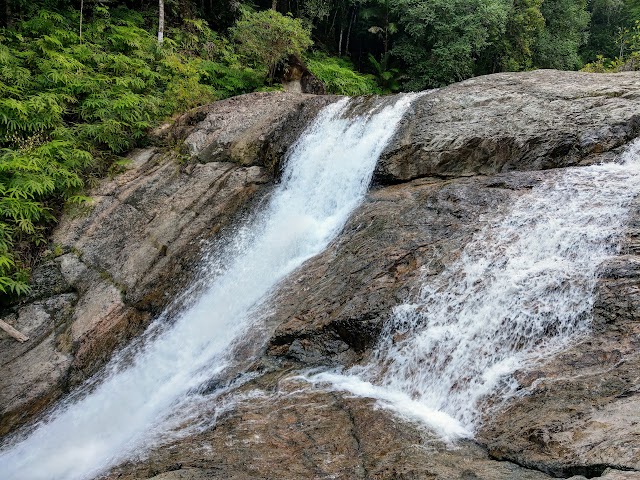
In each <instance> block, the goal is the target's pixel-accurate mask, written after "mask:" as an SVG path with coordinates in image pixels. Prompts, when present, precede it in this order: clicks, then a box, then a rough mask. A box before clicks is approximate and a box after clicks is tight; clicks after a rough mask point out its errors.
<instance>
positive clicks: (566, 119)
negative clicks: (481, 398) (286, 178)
mask: <svg viewBox="0 0 640 480" xmlns="http://www.w3.org/2000/svg"><path fill="white" fill-rule="evenodd" d="M333 100H334V99H333V98H331V97H322V98H320V97H313V96H303V95H293V94H255V95H253V96H243V97H240V98H239V99H229V100H226V101H224V102H218V103H216V104H213V105H211V106H207V107H203V108H202V109H198V110H196V111H194V112H190V113H189V114H187V115H185V116H183V117H182V118H180V119H178V120H177V121H176V123H175V124H174V126H173V127H171V128H168V129H164V130H160V131H159V132H157V137H158V142H159V143H161V144H162V145H163V146H162V147H153V148H150V149H147V150H144V151H141V152H137V153H136V154H135V155H133V156H132V159H133V162H132V164H131V166H130V167H129V169H128V171H126V172H125V173H124V174H122V175H119V176H117V177H115V178H114V179H112V180H109V181H105V182H104V183H102V184H101V185H100V186H99V187H98V188H97V189H96V190H95V192H94V193H93V196H94V198H95V199H96V202H95V205H94V206H93V209H92V211H91V212H89V213H88V214H85V215H77V216H73V215H68V216H67V217H65V219H64V220H63V222H62V223H61V225H60V227H59V228H58V229H57V231H56V234H55V235H54V241H55V242H56V243H57V244H58V245H59V250H60V251H59V252H57V253H56V254H55V255H53V257H54V258H52V259H51V260H50V261H49V262H48V263H45V264H43V266H42V267H41V269H42V270H38V271H37V272H36V276H37V277H38V278H40V280H38V281H36V288H35V289H34V293H33V295H32V297H31V298H30V299H28V300H27V301H26V302H24V303H23V304H21V305H17V306H15V307H14V308H13V309H11V310H9V311H6V312H4V314H3V315H4V316H3V319H4V320H5V321H7V322H8V323H10V324H12V325H14V326H16V327H17V328H19V329H22V330H23V331H24V332H25V333H27V334H28V335H29V336H31V338H32V340H31V341H30V343H27V344H24V345H22V344H17V343H16V342H15V341H13V340H11V339H10V338H9V337H7V336H3V335H4V334H3V333H2V332H0V360H1V364H2V365H4V366H5V367H4V368H5V372H8V374H7V375H5V376H3V377H2V379H0V414H2V417H0V434H1V433H5V432H7V431H8V430H10V429H11V428H13V426H15V425H18V424H20V423H24V422H25V420H27V419H28V418H29V417H30V416H31V415H32V414H33V413H34V412H36V411H38V410H40V409H42V408H44V407H45V406H46V405H47V404H49V403H50V402H51V401H52V400H53V399H54V398H55V397H57V396H59V395H60V394H62V393H63V392H64V391H66V390H68V389H69V388H70V386H72V385H73V384H76V383H77V382H79V381H80V380H82V379H83V378H86V377H87V375H89V374H91V373H92V372H94V371H96V369H98V368H99V367H100V365H103V364H104V362H105V361H106V360H107V358H108V357H109V355H110V354H111V352H112V351H113V350H114V349H116V348H117V347H118V346H119V345H123V344H124V343H126V342H127V340H128V339H130V338H131V337H132V336H134V335H136V334H137V333H139V332H140V331H141V330H142V329H143V328H144V326H145V325H146V324H147V323H148V321H149V320H150V319H151V318H152V317H153V315H155V314H156V313H157V312H158V311H159V310H160V309H161V308H162V307H163V306H164V305H166V303H167V302H168V301H169V299H170V298H172V297H173V296H175V294H176V293H177V292H178V291H179V290H180V289H181V288H183V287H184V285H185V284H186V283H187V282H188V280H189V278H191V276H192V275H193V272H194V265H195V262H196V259H197V257H198V255H199V253H200V241H201V240H202V239H209V238H214V237H215V236H216V235H219V232H223V231H224V229H225V227H226V226H227V225H229V224H231V223H232V222H233V221H234V219H235V218H237V216H238V215H240V214H241V213H242V211H243V209H246V208H247V205H250V204H251V202H252V201H253V200H255V199H258V198H259V197H260V196H261V195H262V194H263V192H266V191H267V190H268V188H269V184H270V183H271V182H272V180H273V178H274V176H277V172H278V170H279V165H280V164H281V161H282V157H283V155H284V154H285V152H286V149H287V147H288V146H289V145H290V144H291V143H293V142H294V141H295V139H296V138H297V136H298V135H299V134H300V132H301V131H302V129H303V128H304V126H305V125H307V124H308V122H309V121H310V119H311V118H313V116H314V115H315V114H316V113H317V111H318V110H319V109H320V108H321V107H322V106H323V105H325V104H326V103H327V102H330V101H333ZM388 101H391V100H390V99H389V98H387V99H383V100H381V101H380V100H376V99H367V100H362V101H361V102H359V104H357V105H356V106H354V108H353V112H352V114H357V113H358V111H359V109H360V110H366V109H367V108H369V107H370V106H372V105H375V104H376V102H378V103H379V104H384V102H388ZM638 112H640V77H639V76H638V75H637V73H625V74H617V75H593V74H579V73H569V72H554V71H540V72H529V73H524V74H499V75H493V76H488V77H481V78H476V79H472V80H469V81H467V82H463V83H461V84H457V85H453V86H451V87H447V88H445V89H442V90H440V91H438V92H432V93H430V94H428V95H425V96H423V97H421V98H420V99H418V100H416V102H415V104H414V106H413V108H412V112H411V113H410V114H409V115H408V116H407V118H406V119H405V120H404V121H403V124H402V125H401V127H400V130H399V133H398V134H397V135H396V137H395V138H394V140H393V141H392V142H391V143H390V145H389V146H388V147H387V149H386V151H385V153H384V154H383V156H382V158H381V160H380V162H379V164H378V167H377V170H376V174H375V179H374V181H375V186H374V188H373V189H372V190H371V192H370V193H369V195H368V196H367V198H366V200H365V202H364V203H363V205H362V206H361V207H360V208H358V210H357V211H356V212H355V213H354V215H353V216H352V218H351V219H350V220H349V222H348V224H347V225H346V227H345V229H344V231H343V232H342V234H341V235H340V236H339V237H338V238H337V239H336V240H335V241H334V242H333V243H332V244H331V245H330V246H329V248H328V249H327V250H326V251H325V252H323V253H322V254H320V255H319V256H317V257H315V258H313V259H311V260H309V261H308V262H307V263H305V265H303V267H301V268H300V269H299V270H298V271H296V272H295V273H294V274H293V275H292V276H291V277H290V278H288V279H287V280H286V281H285V282H284V283H283V284H282V286H281V288H280V289H279V291H278V292H277V293H276V294H275V296H274V299H273V302H272V303H273V305H274V308H273V311H272V312H271V313H270V314H269V315H268V316H267V318H266V319H265V331H266V332H267V333H268V335H267V337H268V338H266V339H264V338H263V339H262V343H260V344H259V345H258V346H257V347H256V348H258V349H260V348H262V350H260V354H259V358H258V359H257V360H256V361H255V364H254V366H253V370H254V371H255V372H256V373H258V374H259V376H258V378H257V379H256V380H254V381H252V382H250V383H248V384H247V385H245V386H244V387H242V389H241V393H242V392H249V391H259V392H260V394H259V395H253V396H250V397H249V398H247V399H245V400H243V401H240V402H239V403H238V404H236V405H234V407H233V408H230V409H228V410H224V411H222V412H219V414H220V416H219V418H218V422H217V423H216V424H215V425H211V426H209V427H208V428H205V429H204V430H202V431H199V433H197V434H194V435H192V436H188V437H186V438H181V439H176V440H174V441H172V442H169V443H168V444H166V445H164V446H162V447H160V448H157V449H154V450H153V451H152V452H151V453H150V454H149V455H148V457H145V458H139V459H137V460H132V461H131V462H130V463H128V464H126V465H122V466H120V467H118V468H117V469H115V470H114V471H112V472H110V473H109V474H108V475H107V476H106V477H105V478H109V479H115V478H118V479H143V478H144V479H146V478H154V479H156V480H187V479H188V480H200V479H205V478H207V479H209V478H212V479H217V478H220V479H222V478H225V479H226V478H229V479H238V480H240V479H254V478H264V479H294V478H296V479H297V478H319V479H320V478H344V479H352V478H354V479H357V478H363V479H388V480H391V479H442V480H448V479H456V480H457V479H461V480H462V479H465V480H471V479H484V480H490V479H505V480H507V479H514V480H518V479H523V480H524V479H526V480H529V479H531V480H537V479H545V478H552V477H562V478H570V477H572V478H573V479H574V480H582V478H596V477H602V478H607V479H611V480H618V479H620V480H626V479H630V480H633V479H634V478H636V477H637V476H638V475H639V474H638V473H637V472H634V471H633V470H640V440H638V439H639V438H640V429H639V425H640V417H638V415H639V413H638V412H640V400H639V399H640V396H638V391H640V354H639V353H638V352H639V351H640V348H639V347H640V344H639V343H640V340H639V339H640V330H639V328H640V327H638V322H637V321H636V319H637V318H639V315H640V314H639V313H638V312H639V311H640V310H639V309H638V307H639V306H640V256H638V255H640V246H639V245H640V243H639V242H638V238H640V208H637V207H636V208H634V211H633V212H632V215H631V217H630V220H629V234H628V238H627V240H626V242H625V245H624V248H623V250H622V252H621V255H620V256H618V257H617V258H615V259H612V260H611V261H610V262H608V263H607V265H604V266H603V267H602V271H603V275H602V279H601V281H600V283H599V287H598V292H597V301H596V305H595V324H594V329H593V332H592V334H590V335H589V336H588V337H586V338H583V339H581V340H580V341H579V342H578V343H576V344H575V345H573V346H571V347H570V348H569V349H567V350H565V351H563V352H562V353H560V354H557V355H555V356H553V357H552V358H549V359H548V360H547V361H545V362H543V363H541V364H540V365H536V366H534V367H533V368H532V369H531V370H527V371H526V372H525V371H523V372H519V373H518V380H519V381H520V383H521V384H522V385H523V393H526V394H524V395H522V396H520V397H517V398H516V399H514V400H512V401H511V402H510V403H509V404H508V405H507V407H506V408H505V409H503V410H501V411H499V412H497V413H494V414H492V415H491V416H490V417H489V418H486V419H485V421H484V425H483V427H482V429H481V430H480V432H479V433H478V439H477V440H478V443H475V442H462V443H460V444H459V445H457V447H456V448H453V449H452V448H450V446H447V445H445V444H443V443H442V442H440V441H439V440H437V439H436V438H434V437H433V435H432V434H430V433H429V432H428V431H425V430H422V429H421V428H420V427H419V426H416V425H413V424H411V423H409V422H407V421H405V420H403V419H400V418H396V417H394V416H393V415H392V414H391V413H389V412H387V411H384V410H380V409H378V408H377V407H376V406H375V405H374V404H373V403H372V402H371V401H368V400H364V399H355V398H350V397H349V396H347V395H345V394H342V393H340V392H325V391H320V390H315V389H312V388H310V387H309V386H308V385H307V386H305V385H301V384H299V383H296V382H295V381H294V380H291V379H290V378H288V377H287V375H288V374H289V373H290V372H294V371H297V370H299V369H304V368H308V367H316V366H324V365H336V366H341V365H344V366H350V365H353V364H355V363H358V362H361V361H366V359H367V356H368V355H369V353H370V351H371V347H372V346H373V345H374V344H375V342H376V340H377V338H378V335H379V333H380V331H381V329H382V327H383V325H384V322H385V321H386V320H387V318H388V316H389V314H390V311H391V309H392V308H393V307H394V306H396V305H398V304H400V303H402V302H404V301H405V300H406V299H407V298H408V297H409V296H410V295H411V294H412V293H415V291H416V289H417V288H418V287H419V285H420V280H421V279H425V278H428V277H429V276H435V275H438V273H440V272H441V271H442V270H443V269H444V268H445V267H446V266H447V265H450V264H451V263H452V262H454V261H455V260H456V259H457V258H458V257H459V255H460V253H461V251H462V249H463V248H464V246H465V245H466V244H467V243H468V242H469V240H470V239H471V238H472V237H473V235H474V234H475V233H476V232H478V231H479V230H480V229H482V228H483V226H485V225H487V224H488V223H492V222H497V221H499V220H500V219H501V218H502V217H503V215H504V214H505V213H506V212H507V211H508V209H509V207H510V205H512V204H513V202H514V201H515V200H516V199H517V198H519V197H520V196H521V195H524V194H526V192H527V191H529V190H530V189H531V188H532V187H534V186H535V185H537V184H539V183H540V182H541V181H543V180H545V179H549V178H552V177H553V176H554V175H558V174H560V173H561V170H559V169H560V168H562V167H566V166H570V165H585V164H590V163H593V162H597V161H601V160H611V159H613V158H614V157H615V155H616V154H617V153H619V152H620V151H621V150H622V148H623V147H624V145H625V144H626V143H628V142H629V141H630V140H631V139H632V138H634V137H635V136H637V135H638V134H639V133H640V117H639V115H640V114H638ZM167 149H169V151H167ZM216 405H217V403H216V401H213V400H212V408H214V407H215V406H216ZM209 413H210V414H211V415H214V414H215V411H214V410H212V412H209Z"/></svg>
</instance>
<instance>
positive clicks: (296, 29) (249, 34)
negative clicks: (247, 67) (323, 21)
mask: <svg viewBox="0 0 640 480" xmlns="http://www.w3.org/2000/svg"><path fill="white" fill-rule="evenodd" d="M231 37H232V38H233V39H234V40H235V42H236V43H237V46H238V53H239V54H240V55H241V56H243V57H244V58H246V59H247V60H248V61H249V62H250V63H251V64H252V65H253V66H254V67H256V68H258V69H262V70H263V71H265V73H266V75H267V76H268V79H269V81H272V80H273V76H274V73H275V70H276V67H277V66H278V64H279V63H280V62H282V61H283V60H285V59H286V58H287V57H288V56H289V55H295V56H297V57H301V56H302V55H303V53H304V52H305V51H306V50H307V49H308V48H309V47H310V46H311V45H312V44H313V42H312V41H311V32H310V31H309V29H308V28H307V27H305V26H304V25H303V23H302V21H301V20H300V19H297V18H293V17H291V16H285V15H281V14H280V13H278V12H276V11H275V10H265V11H262V12H252V11H249V10H245V12H244V13H243V15H242V18H240V20H238V21H237V22H236V24H235V25H234V27H233V28H232V29H231Z"/></svg>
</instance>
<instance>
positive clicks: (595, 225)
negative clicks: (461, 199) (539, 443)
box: [306, 141, 640, 440]
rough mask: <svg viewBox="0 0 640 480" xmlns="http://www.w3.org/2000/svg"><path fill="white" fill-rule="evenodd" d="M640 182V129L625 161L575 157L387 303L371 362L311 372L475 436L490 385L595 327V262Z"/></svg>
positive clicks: (506, 392)
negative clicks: (402, 298)
mask: <svg viewBox="0 0 640 480" xmlns="http://www.w3.org/2000/svg"><path fill="white" fill-rule="evenodd" d="M639 193H640V141H637V142H635V143H634V144H633V145H632V146H631V148H630V149H629V150H628V152H627V153H626V154H624V155H623V157H622V158H621V159H620V162H619V163H608V164H603V165H596V166H589V167H581V168H571V169H567V170H564V171H563V172H556V173H555V174H553V173H552V174H550V175H549V179H548V180H547V181H545V182H543V183H542V184H540V185H538V186H537V187H535V188H533V189H532V191H531V192H530V193H528V194H525V195H523V196H522V197H521V198H520V199H519V200H518V201H517V202H516V203H515V204H514V205H513V207H512V208H511V210H510V212H509V213H508V214H507V215H506V217H505V218H504V219H503V220H501V221H500V222H498V223H496V224H492V225H489V226H488V227H486V228H484V229H483V230H482V231H481V232H479V233H478V234H477V235H475V237H474V238H473V239H472V241H471V242H470V243H469V244H468V245H467V246H466V247H465V249H464V252H463V253H462V255H461V258H460V259H459V260H458V261H456V262H455V263H454V264H452V265H450V266H449V267H448V268H446V269H445V271H444V272H442V273H441V274H439V275H438V276H436V277H435V278H434V277H426V276H425V278H424V280H423V285H422V288H421V291H420V293H419V295H417V297H416V298H412V299H411V300H410V302H408V303H406V304H404V305H400V306H398V307H397V308H395V310H394V311H393V312H392V315H391V318H390V321H389V322H388V324H387V325H386V327H385V330H384V331H383V334H382V339H381V341H380V344H379V345H378V347H377V349H376V351H375V353H374V355H373V358H372V360H371V362H370V363H368V364H367V365H365V366H360V367H356V368H353V369H351V370H349V371H346V372H324V373H319V374H315V375H309V376H307V377H306V378H307V379H308V380H310V381H312V382H314V383H320V384H326V383H328V384H329V385H331V386H333V388H337V389H340V390H346V391H350V392H352V393H354V394H356V395H360V396H366V397H371V398H375V399H378V400H379V403H380V405H382V406H384V407H388V408H390V409H393V410H395V411H396V412H397V413H399V414H401V415H402V416H405V417H407V418H409V419H413V420H415V419H418V420H420V421H423V422H424V423H426V424H427V425H429V426H431V427H432V428H433V429H435V430H436V432H438V433H439V434H440V435H441V436H442V437H444V438H445V439H447V440H453V439H455V438H458V437H470V436H472V435H473V432H474V429H475V428H476V427H477V425H478V422H479V419H480V413H481V412H480V410H481V408H480V407H481V405H482V401H483V399H485V398H486V397H487V395H489V394H498V396H499V397H501V398H502V399H505V398H508V397H509V396H510V395H511V394H513V393H514V391H515V389H516V388H517V384H516V382H515V381H514V380H513V379H512V376H511V375H512V374H513V373H514V372H515V371H516V370H517V369H520V368H522V367H523V366H525V365H527V364H530V363H531V362H533V361H535V360H537V359H541V358H542V357H544V355H548V354H549V353H551V352H552V351H554V350H557V349H559V348H562V347H563V346H566V345H567V343H568V342H570V341H571V340H572V339H574V338H576V337H577V336H579V335H580V334H582V333H585V332H586V331H588V329H589V325H590V320H591V311H592V306H593V302H594V295H593V293H594V289H595V286H596V281H597V273H598V266H599V265H600V264H601V263H602V262H603V261H604V260H605V259H607V258H608V257H610V256H611V255H615V254H616V252H617V243H618V240H619V238H620V236H621V235H622V234H623V233H624V229H625V221H626V218H627V212H628V206H629V204H630V202H631V201H632V200H633V199H634V198H635V197H636V196H637V195H638V194H639Z"/></svg>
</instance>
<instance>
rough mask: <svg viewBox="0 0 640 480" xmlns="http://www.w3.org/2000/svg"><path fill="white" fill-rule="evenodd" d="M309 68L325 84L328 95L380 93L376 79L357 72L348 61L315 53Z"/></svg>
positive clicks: (308, 64) (308, 63)
mask: <svg viewBox="0 0 640 480" xmlns="http://www.w3.org/2000/svg"><path fill="white" fill-rule="evenodd" d="M307 68H308V69H309V71H311V73H313V74H314V75H315V76H316V77H318V78H319V79H320V80H322V82H324V84H325V85H326V87H327V92H328V93H334V94H337V95H369V94H373V93H380V88H379V87H378V85H377V83H376V79H375V77H374V76H373V75H363V74H360V73H358V72H356V71H355V69H354V68H353V65H352V64H351V62H349V61H348V60H344V59H342V58H336V57H328V56H327V55H325V54H323V53H314V54H313V55H310V56H309V57H308V58H307Z"/></svg>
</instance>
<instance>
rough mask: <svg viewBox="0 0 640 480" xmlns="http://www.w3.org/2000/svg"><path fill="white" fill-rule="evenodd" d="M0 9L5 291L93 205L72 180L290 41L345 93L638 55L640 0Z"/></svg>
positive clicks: (283, 0)
mask: <svg viewBox="0 0 640 480" xmlns="http://www.w3.org/2000/svg"><path fill="white" fill-rule="evenodd" d="M0 12H1V13H0V149H1V150H0V294H3V295H4V296H5V298H6V296H16V295H21V294H24V293H26V292H28V289H29V287H28V281H29V269H30V267H31V266H32V265H33V264H34V262H35V261H36V260H37V258H39V257H40V256H41V255H42V254H43V251H45V249H46V248H47V245H46V243H47V233H48V229H50V228H51V226H52V225H54V223H55V219H56V217H57V216H58V215H59V214H60V212H61V211H62V210H63V209H64V208H68V206H69V205H73V204H86V203H90V199H88V198H87V197H85V196H83V194H82V192H83V191H84V190H85V189H86V187H87V186H88V185H90V184H91V183H92V182H93V181H95V179H97V178H100V177H101V176H104V175H105V174H109V173H110V172H113V171H116V170H117V169H118V168H120V167H121V166H122V164H123V162H124V160H123V159H122V157H121V156H122V155H123V154H124V153H125V152H126V151H127V150H129V149H131V148H132V147H133V146H135V145H136V144H140V143H141V142H144V138H145V134H146V132H147V131H148V130H149V128H151V127H153V126H154V125H156V124H158V123H159V122H160V121H162V120H165V119H167V118H170V117H171V116H172V115H174V114H176V113H178V112H181V111H184V110H186V109H188V108H191V107H194V106H198V105H201V104H204V103H207V102H210V101H213V100H216V99H221V98H225V97H228V96H231V95H237V94H241V93H246V92H252V91H257V90H265V89H267V90H268V89H277V88H279V87H278V82H277V79H276V78H275V72H276V71H277V68H278V67H279V66H280V64H281V63H282V62H283V60H284V59H286V58H287V57H288V56H289V55H292V54H293V55H296V56H298V57H300V58H302V59H303V60H304V61H305V63H306V64H307V66H308V68H309V69H310V70H311V72H312V73H314V74H315V75H316V76H317V77H318V78H320V79H321V80H323V81H324V83H325V84H326V85H327V88H328V90H329V92H331V93H339V94H348V95H358V94H368V93H388V92H396V91H403V90H417V89H425V88H432V87H438V86H442V85H446V84H448V83H451V82H455V81H459V80H463V79H465V78H468V77H471V76H474V75H480V74H486V73H493V72H499V71H520V70H528V69H533V68H559V69H580V68H585V69H587V70H589V71H595V72H605V71H615V70H619V69H635V68H636V67H637V64H638V61H637V59H638V58H639V57H638V53H637V52H638V51H640V23H638V21H640V0H591V1H587V0H268V1H267V0H264V1H256V2H249V1H244V0H195V1H191V0H166V1H164V0H160V2H158V3H156V2H155V1H154V2H146V1H138V0H131V1H119V0H105V1H97V0H77V1H73V2H70V1H62V0H60V1H56V0H34V1H31V2H27V1H26V0H3V1H2V2H0ZM639 68H640V67H639ZM49 247H51V246H49Z"/></svg>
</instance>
